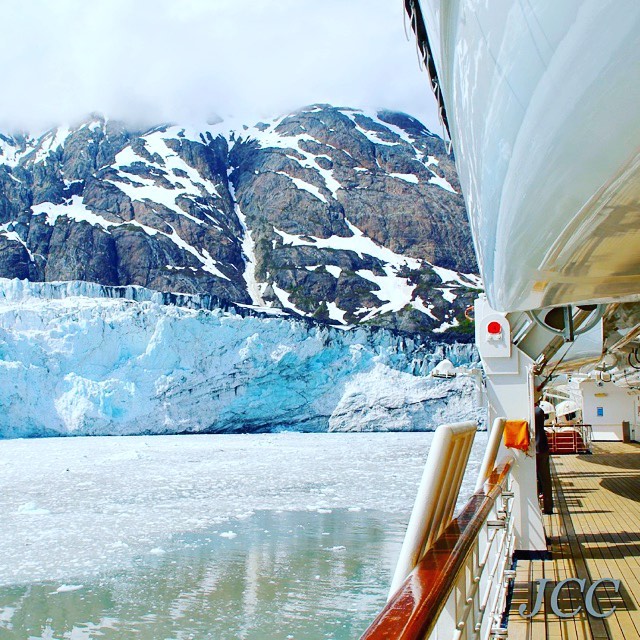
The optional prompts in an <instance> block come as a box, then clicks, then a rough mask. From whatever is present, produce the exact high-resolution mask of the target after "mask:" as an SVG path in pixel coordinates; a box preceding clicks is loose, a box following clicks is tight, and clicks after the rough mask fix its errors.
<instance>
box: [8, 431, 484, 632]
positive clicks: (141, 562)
mask: <svg viewBox="0 0 640 640" xmlns="http://www.w3.org/2000/svg"><path fill="white" fill-rule="evenodd" d="M432 439H433V434H431V433H386V434H385V433H375V434H297V433H282V434H264V435H200V436H149V437H145V436H143V437H112V438H102V437H100V438H54V439H41V440H5V441H0V483H1V484H2V487H3V491H2V492H0V513H2V519H1V520H0V640H4V639H7V640H10V639H11V640H13V639H15V640H31V639H46V640H62V639H70V640H87V639H92V638H96V639H97V638H100V639H106V640H109V639H112V640H125V639H126V640H130V639H132V638H139V639H140V640H169V639H171V640H187V639H189V640H205V639H207V640H208V639H211V640H214V639H215V640H227V639H228V640H233V639H236V638H238V639H252V640H253V639H255V640H258V639H260V640H272V639H273V640H276V639H283V640H285V639H299V640H303V639H308V640H320V639H323V638H332V639H334V640H339V639H340V640H341V639H347V638H358V637H359V635H360V634H361V633H362V632H363V631H364V629H365V628H366V627H367V625H368V623H369V622H370V621H371V620H372V619H373V618H374V617H375V615H376V614H377V612H378V611H379V610H380V608H381V607H382V605H383V604H384V602H385V599H386V595H387V590H388V584H389V581H390V578H391V573H392V571H393V568H394V566H395V562H396V559H397V555H398V552H399V550H400V545H401V543H402V537H403V535H404V528H405V527H406V523H407V521H408V518H409V515H410V511H411V508H412V505H413V500H414V497H415V492H416V488H417V485H418V482H419V479H420V476H421V474H422V471H423V468H424V463H425V460H426V456H427V453H428V450H429V446H430V444H431V441H432ZM485 444H486V434H484V433H478V434H477V437H476V442H475V444H474V448H473V452H472V455H471V464H470V467H469V469H468V472H467V474H466V476H465V481H464V485H463V489H462V495H461V500H460V502H462V501H463V500H464V499H466V497H468V496H469V495H470V494H471V490H472V486H473V484H474V482H475V474H476V473H477V470H478V467H479V462H480V459H481V457H482V452H483V450H484V447H485Z"/></svg>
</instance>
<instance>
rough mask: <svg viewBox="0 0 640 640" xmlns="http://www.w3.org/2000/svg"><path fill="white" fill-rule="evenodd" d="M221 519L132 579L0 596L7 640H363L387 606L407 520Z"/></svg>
mask: <svg viewBox="0 0 640 640" xmlns="http://www.w3.org/2000/svg"><path fill="white" fill-rule="evenodd" d="M226 524H227V527H226V528H224V527H223V528H221V529H219V530H216V531H211V532H209V534H207V535H202V534H200V535H189V536H183V537H181V538H180V539H179V540H175V541H173V543H172V545H171V547H170V548H169V547H168V548H167V549H166V550H165V549H159V548H158V549H154V550H153V551H152V552H151V554H150V555H149V556H147V557H144V558H138V559H137V560H136V564H135V567H134V568H133V569H131V570H129V571H127V572H122V573H118V574H115V575H105V576H101V577H99V578H97V579H93V580H90V581H87V580H86V579H85V580H82V581H77V582H68V583H67V584H64V585H60V584H58V583H55V584H52V583H39V584H32V585H28V586H14V587H7V588H2V589H0V639H3V640H4V639H5V638H6V639H7V640H10V639H11V640H13V639H16V640H18V639H19V640H26V639H27V638H28V639H31V638H38V639H46V640H58V639H60V640H62V639H63V638H64V639H66V638H69V639H71V640H85V639H90V638H101V639H105V640H110V639H112V640H120V639H122V640H125V639H126V640H130V639H132V638H138V639H140V640H169V639H172V640H188V639H189V640H202V639H215V640H233V639H236V638H241V639H247V640H249V639H255V640H258V639H259V640H271V639H274V640H275V639H280V638H282V639H296V640H303V639H308V640H319V639H322V638H333V639H335V640H338V639H343V638H357V637H359V635H360V633H362V631H363V630H364V629H365V628H366V626H367V624H368V623H369V622H370V621H371V620H372V619H373V618H374V617H375V615H376V614H377V612H378V611H379V610H380V608H381V606H382V604H383V603H384V601H385V598H386V591H387V587H388V584H389V580H390V575H391V572H392V570H393V567H394V564H395V561H396V558H397V555H398V552H399V549H400V545H401V543H402V535H403V532H404V526H405V525H406V523H405V522H403V521H402V518H401V517H400V516H397V515H389V514H387V513H382V512H372V511H360V512H358V511H347V510H334V511H332V512H326V513H318V512H311V511H304V512H301V511H291V512H273V511H263V512H256V513H255V514H253V515H252V516H251V517H249V518H247V519H245V520H242V521H239V522H237V521H233V522H231V521H230V522H228V523H226ZM231 529H232V530H231ZM221 534H222V535H221ZM52 553H55V549H52Z"/></svg>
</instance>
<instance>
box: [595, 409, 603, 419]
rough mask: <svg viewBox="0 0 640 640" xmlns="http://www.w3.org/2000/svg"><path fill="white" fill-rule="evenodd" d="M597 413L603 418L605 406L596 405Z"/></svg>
mask: <svg viewBox="0 0 640 640" xmlns="http://www.w3.org/2000/svg"><path fill="white" fill-rule="evenodd" d="M596 415H597V416H598V417H599V418H601V417H602V416H603V415H604V407H596Z"/></svg>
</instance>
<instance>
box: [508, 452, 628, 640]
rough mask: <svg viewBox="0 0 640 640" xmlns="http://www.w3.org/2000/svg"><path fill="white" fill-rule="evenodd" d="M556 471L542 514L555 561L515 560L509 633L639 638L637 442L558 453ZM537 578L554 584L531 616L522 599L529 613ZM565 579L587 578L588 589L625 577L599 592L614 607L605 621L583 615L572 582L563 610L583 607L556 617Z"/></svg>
mask: <svg viewBox="0 0 640 640" xmlns="http://www.w3.org/2000/svg"><path fill="white" fill-rule="evenodd" d="M552 474H553V481H554V499H555V506H556V509H555V513H554V514H553V515H551V516H544V518H545V528H546V534H547V536H548V538H549V542H550V544H549V550H550V552H551V554H550V555H551V558H550V559H545V560H518V562H517V566H516V577H515V586H514V590H513V599H512V601H511V606H510V610H509V623H508V637H509V638H510V639H511V640H514V639H517V640H530V639H531V640H533V639H534V638H535V639H536V640H537V639H542V638H553V639H554V640H555V639H558V640H559V639H563V640H564V639H567V640H569V639H571V640H573V639H582V638H597V639H598V640H600V639H601V638H602V639H603V638H609V639H612V640H614V639H618V638H625V639H626V640H630V639H632V638H640V611H639V610H638V607H639V606H640V445H638V444H633V443H632V444H624V443H618V442H615V443H614V442H611V443H609V442H608V443H594V445H593V455H570V456H553V457H552ZM539 578H547V579H549V580H551V582H550V583H549V585H547V589H546V592H545V594H546V597H545V600H544V605H543V607H542V609H541V611H540V613H538V614H537V615H536V616H534V617H533V618H532V619H530V620H527V619H525V618H523V617H522V616H520V615H519V613H518V608H519V607H520V605H521V604H522V603H525V604H526V612H527V613H528V612H529V611H530V607H531V605H532V603H533V602H534V601H535V593H534V589H535V584H534V581H535V580H537V579H539ZM566 578H579V579H585V580H586V588H588V587H589V585H590V584H591V583H593V582H594V581H596V580H598V579H599V578H618V579H620V580H621V583H622V585H621V587H620V591H619V593H615V592H614V590H613V585H608V586H605V585H602V586H600V587H599V588H598V590H597V592H596V593H597V596H598V598H597V599H598V602H599V604H600V605H601V607H602V609H603V610H607V609H610V608H611V607H612V606H615V607H616V610H615V612H614V613H613V614H612V615H611V616H609V617H607V618H605V619H599V618H596V617H593V616H588V615H586V614H585V610H584V602H583V599H582V597H581V594H580V589H579V586H578V585H577V584H575V583H570V584H569V585H567V586H565V587H564V588H563V589H562V591H560V599H559V601H558V604H559V606H560V608H561V609H562V610H563V611H572V610H574V609H576V608H577V607H578V606H579V605H582V610H581V611H580V613H579V614H578V615H576V616H572V617H568V618H564V619H563V618H560V617H558V616H557V615H555V614H554V613H553V611H552V607H551V594H552V591H553V586H554V585H555V584H557V583H558V582H560V581H561V580H564V579H566ZM585 591H586V589H585Z"/></svg>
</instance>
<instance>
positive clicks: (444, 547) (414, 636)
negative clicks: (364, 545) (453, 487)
mask: <svg viewBox="0 0 640 640" xmlns="http://www.w3.org/2000/svg"><path fill="white" fill-rule="evenodd" d="M512 463H513V457H512V456H511V455H509V456H508V457H507V459H505V460H503V461H501V462H500V464H498V465H497V466H496V467H495V468H494V470H493V472H492V473H491V475H490V476H489V478H487V481H486V482H485V484H484V488H483V489H482V490H480V491H477V492H476V493H474V494H473V496H472V497H471V499H470V500H469V502H467V504H466V505H465V507H464V508H463V509H462V511H461V512H460V515H459V516H458V517H457V518H454V519H453V520H452V521H451V524H450V525H449V526H448V527H447V528H446V529H445V530H444V532H443V534H442V535H441V536H440V537H439V538H438V540H437V541H436V543H435V544H434V545H433V547H431V549H429V551H427V553H426V554H425V555H424V557H423V558H422V559H421V560H420V562H419V563H418V565H417V566H416V568H415V569H414V570H413V571H412V572H411V573H410V574H409V576H408V577H407V579H406V580H405V581H404V583H403V584H402V586H401V587H400V588H399V589H398V591H396V593H395V595H394V596H393V597H392V598H391V600H389V602H387V604H386V606H385V607H384V609H383V610H382V611H381V612H380V613H379V614H378V616H377V617H376V619H375V620H374V621H373V622H372V623H371V625H370V626H369V628H368V629H367V630H366V631H365V632H364V634H363V635H362V637H361V640H423V639H424V638H427V637H428V636H429V634H430V633H431V631H433V628H434V627H435V624H436V622H437V620H438V616H439V615H440V613H441V612H442V609H443V608H444V606H445V604H446V602H447V599H448V597H449V594H450V593H451V591H452V590H453V588H454V586H455V583H456V581H457V579H458V576H459V574H460V571H461V570H462V569H463V567H464V564H465V561H466V559H467V556H468V555H469V553H470V552H471V550H472V548H473V545H474V543H475V541H476V538H477V537H478V534H479V532H480V530H481V528H482V526H483V524H484V522H485V520H486V519H487V517H488V515H489V513H490V512H491V508H492V507H493V505H494V503H495V501H496V499H497V498H498V497H499V496H500V494H501V493H502V489H503V485H504V483H505V482H506V479H507V475H508V474H509V471H510V470H511V465H512Z"/></svg>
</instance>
